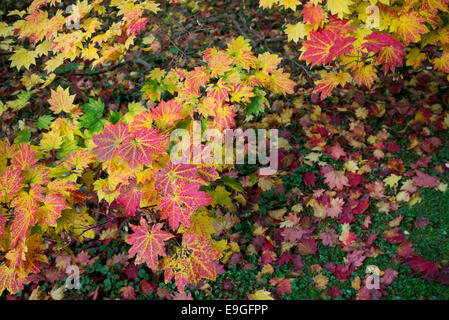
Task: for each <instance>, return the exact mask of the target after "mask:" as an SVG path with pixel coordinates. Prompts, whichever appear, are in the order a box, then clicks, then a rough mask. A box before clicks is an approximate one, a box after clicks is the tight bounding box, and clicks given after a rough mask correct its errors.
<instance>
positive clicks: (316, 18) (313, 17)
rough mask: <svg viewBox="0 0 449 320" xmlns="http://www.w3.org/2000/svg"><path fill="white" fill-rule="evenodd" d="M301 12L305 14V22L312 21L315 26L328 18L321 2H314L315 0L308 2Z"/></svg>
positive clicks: (303, 18)
mask: <svg viewBox="0 0 449 320" xmlns="http://www.w3.org/2000/svg"><path fill="white" fill-rule="evenodd" d="M301 14H302V15H303V17H302V20H303V22H304V23H307V22H308V23H310V24H311V25H312V26H314V27H318V26H320V25H321V22H323V21H324V19H325V18H326V13H325V12H324V10H323V7H321V6H320V5H319V4H314V3H313V1H309V2H307V3H306V4H305V5H304V7H303V9H302V11H301Z"/></svg>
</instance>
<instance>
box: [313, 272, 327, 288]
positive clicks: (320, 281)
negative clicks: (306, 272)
mask: <svg viewBox="0 0 449 320" xmlns="http://www.w3.org/2000/svg"><path fill="white" fill-rule="evenodd" d="M313 282H314V283H315V287H316V288H317V289H319V290H324V289H326V288H327V284H328V283H329V278H328V277H326V276H325V275H323V274H317V275H316V276H315V277H313Z"/></svg>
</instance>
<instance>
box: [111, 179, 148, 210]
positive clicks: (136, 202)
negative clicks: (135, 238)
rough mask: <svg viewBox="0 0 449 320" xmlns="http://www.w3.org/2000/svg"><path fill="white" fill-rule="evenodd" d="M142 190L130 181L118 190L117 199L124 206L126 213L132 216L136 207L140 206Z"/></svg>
mask: <svg viewBox="0 0 449 320" xmlns="http://www.w3.org/2000/svg"><path fill="white" fill-rule="evenodd" d="M142 195H143V194H142V190H139V189H137V188H136V183H135V182H134V183H131V184H130V185H129V186H127V187H123V188H122V189H121V190H120V194H119V196H118V197H117V201H118V202H119V203H120V204H121V205H122V206H124V207H125V210H126V215H127V216H128V217H130V216H131V217H134V215H135V214H136V209H137V208H139V207H140V199H142Z"/></svg>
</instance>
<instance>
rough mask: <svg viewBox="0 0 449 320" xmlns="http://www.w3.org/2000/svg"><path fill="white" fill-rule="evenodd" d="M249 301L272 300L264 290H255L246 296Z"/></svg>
mask: <svg viewBox="0 0 449 320" xmlns="http://www.w3.org/2000/svg"><path fill="white" fill-rule="evenodd" d="M248 298H249V300H274V299H273V297H272V296H271V293H270V292H268V291H266V290H257V291H256V292H254V293H253V294H250V295H249V296H248Z"/></svg>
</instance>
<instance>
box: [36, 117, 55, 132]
mask: <svg viewBox="0 0 449 320" xmlns="http://www.w3.org/2000/svg"><path fill="white" fill-rule="evenodd" d="M53 119H54V117H52V116H51V115H49V114H46V115H43V116H40V117H39V119H37V124H36V126H37V128H38V129H39V130H42V129H45V130H48V128H49V127H50V124H51V123H52V121H53Z"/></svg>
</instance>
